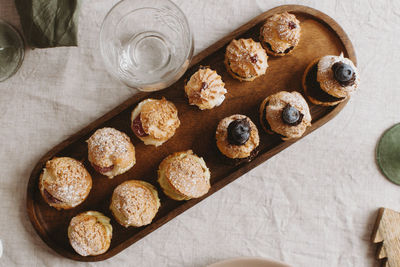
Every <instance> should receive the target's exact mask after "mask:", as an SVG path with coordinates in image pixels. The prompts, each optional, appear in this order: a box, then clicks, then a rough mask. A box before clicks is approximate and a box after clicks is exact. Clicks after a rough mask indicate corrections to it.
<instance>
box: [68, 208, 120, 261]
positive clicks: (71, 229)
mask: <svg viewBox="0 0 400 267" xmlns="http://www.w3.org/2000/svg"><path fill="white" fill-rule="evenodd" d="M68 238H69V243H70V244H71V246H72V248H73V249H74V250H75V251H76V253H78V254H79V255H81V256H95V255H100V254H103V253H104V252H106V251H107V250H108V248H109V247H110V243H111V238H112V226H111V224H110V218H108V217H106V216H104V215H103V214H102V213H100V212H97V211H87V212H84V213H81V214H79V215H77V216H75V217H73V218H72V220H71V222H70V223H69V226H68Z"/></svg>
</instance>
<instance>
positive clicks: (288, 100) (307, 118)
mask: <svg viewBox="0 0 400 267" xmlns="http://www.w3.org/2000/svg"><path fill="white" fill-rule="evenodd" d="M260 123H261V126H262V127H263V129H264V130H265V131H266V132H267V133H269V134H274V133H276V134H278V135H279V136H280V137H281V138H282V140H291V139H297V138H300V137H301V136H302V135H303V134H304V132H305V131H306V129H307V127H309V126H311V114H310V109H309V107H308V104H307V102H306V100H305V99H304V98H303V96H302V95H301V94H300V93H298V92H291V93H289V92H286V91H281V92H278V93H276V94H273V95H270V96H268V97H267V98H265V99H264V101H263V102H262V103H261V105H260Z"/></svg>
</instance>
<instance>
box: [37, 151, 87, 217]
mask: <svg viewBox="0 0 400 267" xmlns="http://www.w3.org/2000/svg"><path fill="white" fill-rule="evenodd" d="M91 188H92V177H91V176H90V174H89V172H88V171H87V170H86V169H85V167H84V166H83V164H82V163H81V162H79V161H77V160H75V159H73V158H68V157H61V158H53V159H51V160H49V161H47V162H46V167H45V168H44V169H43V172H42V173H41V175H40V178H39V190H40V193H41V195H42V196H43V199H44V200H45V201H46V202H47V204H49V205H50V206H52V207H54V208H56V209H58V210H60V209H72V208H74V207H76V206H78V205H79V204H81V203H82V202H83V201H84V200H85V199H86V198H87V196H88V195H89V192H90V189H91Z"/></svg>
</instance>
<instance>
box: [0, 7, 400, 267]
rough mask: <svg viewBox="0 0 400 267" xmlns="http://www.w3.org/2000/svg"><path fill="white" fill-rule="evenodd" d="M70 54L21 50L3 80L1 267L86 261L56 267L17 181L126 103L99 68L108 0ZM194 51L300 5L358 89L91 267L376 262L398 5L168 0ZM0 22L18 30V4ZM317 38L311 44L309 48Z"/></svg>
mask: <svg viewBox="0 0 400 267" xmlns="http://www.w3.org/2000/svg"><path fill="white" fill-rule="evenodd" d="M82 2H83V3H82V9H81V14H80V23H79V47H75V48H53V49H34V50H31V49H27V50H26V54H25V60H24V62H23V64H22V66H21V68H20V70H19V71H18V73H17V74H16V75H15V76H13V77H12V78H10V79H9V80H7V81H5V82H3V83H0V127H1V132H0V145H1V149H0V167H1V175H0V214H1V215H0V239H1V240H2V243H3V246H4V252H3V256H2V258H0V266H13V265H15V266H78V265H79V266H92V265H94V264H93V263H92V264H90V263H77V262H74V261H71V260H68V259H65V258H63V257H61V256H59V255H58V254H56V253H55V252H53V250H51V249H50V248H49V247H47V245H46V244H45V243H44V242H43V241H42V240H41V239H40V238H39V236H38V235H37V234H36V232H35V231H34V229H33V227H32V226H31V223H30V222H29V219H28V216H27V212H26V204H25V203H26V186H27V182H28V178H29V175H30V172H31V170H32V168H33V166H34V164H35V163H36V162H37V161H38V159H39V158H40V157H41V156H42V155H43V154H44V153H45V152H47V151H48V150H49V149H51V148H52V147H53V146H54V145H56V144H58V143H59V142H61V141H62V140H64V139H66V138H67V137H68V136H69V135H71V134H73V133H75V132H76V131H78V130H80V129H81V128H83V127H84V126H86V125H87V124H89V123H90V122H91V121H93V120H94V119H96V118H98V117H99V116H101V115H102V114H104V113H106V112H107V111H109V110H110V109H111V108H113V107H115V106H117V105H118V104H119V103H121V102H122V101H124V100H125V99H127V98H128V97H130V96H131V94H132V90H131V89H129V88H127V87H126V86H124V85H122V84H120V83H119V82H118V81H116V80H115V79H113V78H112V77H111V76H110V75H109V74H108V73H107V72H106V70H105V67H104V65H103V62H102V59H101V57H100V52H99V40H98V39H99V29H100V25H101V22H102V20H103V18H104V16H105V14H106V13H107V11H108V10H109V9H110V8H111V7H112V6H113V5H114V4H115V3H116V0H113V1H110V0H84V1H82ZM175 2H176V3H177V4H178V5H179V6H180V7H181V8H182V10H183V11H184V13H185V14H186V15H187V17H188V19H189V22H190V24H191V27H192V29H193V32H194V37H195V46H196V50H195V52H199V51H201V50H203V49H205V48H206V47H208V46H209V45H211V44H212V43H214V42H215V41H217V40H219V39H220V38H222V37H223V36H225V35H226V34H228V33H230V32H231V31H232V30H234V29H236V28H237V27H239V26H241V25H242V24H244V23H245V22H247V21H249V20H250V19H252V18H253V17H255V16H257V15H259V14H260V13H262V12H264V11H266V10H268V9H270V8H273V7H275V6H277V5H281V4H303V5H307V6H310V7H313V8H316V9H318V10H321V11H322V12H324V13H326V14H328V15H329V16H331V17H332V18H334V19H335V20H336V21H337V22H338V23H339V24H340V25H341V26H342V27H343V28H344V29H345V31H346V32H347V33H348V35H349V37H350V39H351V40H352V42H353V44H354V47H355V49H356V52H357V56H358V65H359V71H360V74H361V80H362V84H361V87H360V90H359V91H358V92H357V93H356V94H355V95H354V97H353V98H352V99H351V101H350V102H349V103H348V105H347V106H346V107H345V109H344V110H343V111H342V112H341V113H340V114H339V115H338V116H337V117H336V118H334V119H333V120H332V121H330V122H329V123H328V124H326V125H325V126H323V127H322V128H320V129H318V130H317V131H315V132H314V133H312V134H310V135H309V136H307V137H305V138H304V139H302V140H301V141H299V142H297V143H296V144H294V145H292V146H290V147H289V148H288V149H286V150H284V151H283V152H281V153H279V154H278V155H276V156H275V157H273V158H272V159H270V160H268V161H267V162H265V163H264V164H262V165H260V166H259V167H257V168H255V169H254V170H252V171H251V172H249V173H247V174H246V175H244V176H242V177H241V178H239V179H238V180H236V181H235V182H233V183H232V184H230V185H228V186H227V187H225V188H224V189H222V190H221V191H219V192H217V193H216V194H214V195H212V196H211V197H209V198H207V199H206V200H204V201H202V202H201V203H200V204H198V205H196V206H195V207H193V208H191V209H190V210H188V211H187V212H185V213H184V214H182V215H180V216H178V217H177V218H175V219H173V220H172V221H170V222H169V223H167V224H166V225H164V226H163V227H161V228H159V229H158V230H156V231H155V232H153V233H152V234H150V235H149V236H147V237H146V238H144V239H142V240H140V241H139V242H137V243H135V244H134V245H132V246H131V247H129V248H128V249H126V250H125V251H123V252H122V253H120V254H118V255H117V256H115V257H113V258H111V259H109V260H106V261H104V262H100V263H96V266H109V265H114V266H128V265H131V266H196V267H197V266H198V267H200V266H205V265H207V264H210V263H212V262H215V261H218V260H222V259H226V258H231V257H239V256H260V257H268V258H273V259H276V260H281V261H284V262H287V263H289V264H292V265H293V266H306V267H309V266H378V264H377V262H376V261H375V260H374V252H375V248H376V246H375V245H372V244H371V242H370V235H371V231H372V227H373V224H374V221H375V218H376V215H377V209H378V208H379V207H381V206H385V207H388V208H392V209H395V210H400V187H398V186H396V185H394V184H393V183H391V182H389V181H388V180H386V179H385V178H384V177H383V176H382V175H381V174H380V172H379V171H378V169H377V167H376V164H375V160H374V151H375V146H376V143H377V140H378V138H379V137H380V135H381V134H382V132H383V131H384V130H386V129H387V128H388V127H390V126H391V125H392V124H394V123H397V122H399V121H400V116H399V114H400V104H399V103H400V75H399V73H398V72H399V70H400V53H399V42H400V34H399V30H400V1H396V0H392V1H389V0H387V1H362V0H355V1H346V0H335V1H333V0H324V1H322V0H308V1H282V0H280V1H271V0H270V1H268V0H251V1H248V0H246V1H245V0H241V1H240V0H229V1H228V0H219V1H214V0H191V1H188V0H186V1H185V0H176V1H175ZM0 18H2V19H4V20H6V21H8V22H10V23H11V24H13V25H15V26H16V27H17V28H18V29H21V27H20V24H19V17H18V15H17V12H16V10H15V6H14V2H13V0H0ZM308 41H310V42H311V41H312V40H308Z"/></svg>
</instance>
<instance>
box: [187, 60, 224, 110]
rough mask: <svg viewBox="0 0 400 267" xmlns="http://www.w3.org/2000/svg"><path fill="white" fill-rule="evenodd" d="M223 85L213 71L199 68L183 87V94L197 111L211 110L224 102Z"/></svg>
mask: <svg viewBox="0 0 400 267" xmlns="http://www.w3.org/2000/svg"><path fill="white" fill-rule="evenodd" d="M224 86H225V83H224V82H223V81H222V79H221V76H219V75H218V74H217V72H216V71H215V70H211V69H209V68H206V67H200V69H199V70H198V71H197V72H195V73H194V74H193V75H192V76H191V77H190V79H189V81H188V82H187V83H186V85H185V93H186V96H187V97H188V99H189V104H190V105H196V106H198V107H199V109H201V110H204V109H212V108H214V107H217V106H219V105H221V104H222V102H224V100H225V94H226V93H227V91H226V89H225V87H224Z"/></svg>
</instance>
